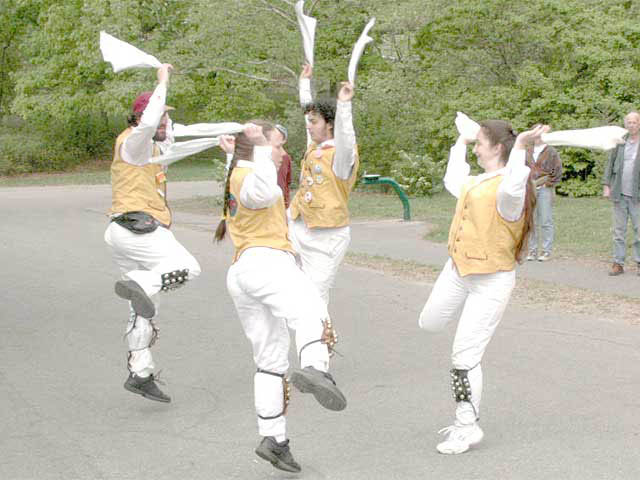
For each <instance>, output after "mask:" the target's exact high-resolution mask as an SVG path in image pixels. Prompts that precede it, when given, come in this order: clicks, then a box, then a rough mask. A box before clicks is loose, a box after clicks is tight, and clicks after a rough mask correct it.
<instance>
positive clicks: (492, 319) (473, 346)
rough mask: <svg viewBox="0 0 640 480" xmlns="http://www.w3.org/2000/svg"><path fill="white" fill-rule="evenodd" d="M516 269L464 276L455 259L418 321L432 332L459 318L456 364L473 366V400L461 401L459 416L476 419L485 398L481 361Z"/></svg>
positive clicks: (464, 420)
mask: <svg viewBox="0 0 640 480" xmlns="http://www.w3.org/2000/svg"><path fill="white" fill-rule="evenodd" d="M515 280H516V272H515V270H511V271H509V272H496V273H491V274H481V275H467V276H465V277H461V276H460V275H459V274H458V270H457V269H456V268H455V266H454V264H453V261H452V260H451V259H449V260H447V263H446V264H445V266H444V269H443V270H442V272H441V273H440V275H439V276H438V279H437V280H436V283H435V285H434V286H433V289H432V290H431V294H430V295H429V299H428V300H427V303H426V304H425V306H424V308H423V309H422V313H421V314H420V319H419V320H418V324H419V325H420V327H421V328H423V329H425V330H427V331H429V332H433V333H435V332H440V331H442V330H443V329H444V327H445V326H446V325H447V324H448V323H449V322H451V321H452V320H455V319H457V318H459V319H460V320H459V321H458V328H457V329H456V334H455V338H454V340H453V348H452V353H451V362H452V364H453V368H456V369H461V370H469V373H468V378H469V383H470V386H471V392H472V404H473V405H472V404H470V403H469V402H459V403H458V406H457V408H456V420H457V421H458V422H459V423H461V424H465V425H467V424H470V423H473V422H475V421H476V419H477V416H478V415H479V412H480V400H481V398H482V368H481V366H480V362H481V361H482V356H483V355H484V351H485V349H486V348H487V345H488V343H489V341H490V340H491V337H492V336H493V333H494V332H495V330H496V327H497V326H498V324H499V323H500V320H501V319H502V316H503V314H504V311H505V309H506V307H507V303H509V298H510V297H511V292H512V291H513V287H514V286H515Z"/></svg>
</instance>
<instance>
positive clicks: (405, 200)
mask: <svg viewBox="0 0 640 480" xmlns="http://www.w3.org/2000/svg"><path fill="white" fill-rule="evenodd" d="M362 181H363V182H364V185H391V186H392V187H393V189H394V190H395V192H396V193H397V194H398V197H400V201H401V202H402V207H403V208H404V220H405V221H407V222H408V221H409V220H411V205H409V197H408V196H407V194H406V193H405V192H404V190H402V187H401V186H400V184H399V183H398V182H396V181H395V180H394V179H393V178H390V177H381V176H380V175H373V174H368V175H363V176H362Z"/></svg>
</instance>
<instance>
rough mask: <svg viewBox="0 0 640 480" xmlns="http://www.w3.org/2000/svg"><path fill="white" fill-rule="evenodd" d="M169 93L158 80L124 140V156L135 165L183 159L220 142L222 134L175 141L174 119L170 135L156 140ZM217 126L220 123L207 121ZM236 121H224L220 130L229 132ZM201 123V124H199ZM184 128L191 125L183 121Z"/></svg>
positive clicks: (164, 163) (169, 128) (164, 162)
mask: <svg viewBox="0 0 640 480" xmlns="http://www.w3.org/2000/svg"><path fill="white" fill-rule="evenodd" d="M166 97H167V86H166V85H165V84H158V86H157V87H156V89H155V90H154V91H153V94H152V95H151V98H150V99H149V103H148V104H147V107H146V108H145V109H144V112H143V113H142V117H141V118H140V121H139V122H138V125H136V126H135V127H133V129H132V131H131V134H130V135H129V136H128V137H127V138H126V139H125V140H124V142H123V143H122V146H121V147H120V156H121V157H122V159H123V160H124V161H125V162H127V163H130V164H131V165H137V166H142V165H148V164H158V165H163V166H165V167H166V166H168V165H170V164H172V163H174V162H177V161H178V160H182V159H183V158H185V157H188V156H189V155H194V154H196V153H199V152H202V151H203V150H206V149H207V148H211V147H215V146H217V145H218V144H219V143H220V141H219V140H218V138H198V139H195V140H189V141H186V142H174V133H173V123H172V122H171V119H169V120H168V123H167V138H166V140H164V141H162V142H156V141H154V140H153V137H154V135H155V134H156V130H157V129H158V125H159V124H160V120H161V119H162V116H163V115H164V113H165V107H164V106H165V101H166ZM207 125H212V126H213V127H216V126H218V125H217V124H207ZM235 125H236V124H220V128H219V130H221V132H222V133H227V130H228V127H229V126H232V127H233V126H235ZM196 126H197V125H196ZM180 127H181V128H182V129H188V128H189V127H185V126H184V125H180ZM154 144H155V145H156V146H157V147H158V148H159V149H160V155H159V156H157V157H154V156H153V146H154Z"/></svg>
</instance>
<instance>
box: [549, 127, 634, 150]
mask: <svg viewBox="0 0 640 480" xmlns="http://www.w3.org/2000/svg"><path fill="white" fill-rule="evenodd" d="M627 133H628V132H627V130H625V129H624V128H622V127H617V126H615V125H610V126H607V127H596V128H583V129H578V130H558V131H557V132H550V133H543V134H542V135H541V137H540V139H541V140H542V141H543V142H544V143H546V144H547V145H553V146H564V147H582V148H596V149H598V150H611V149H612V148H615V146H616V145H618V144H621V143H624V142H625V139H624V136H625V135H626V134H627Z"/></svg>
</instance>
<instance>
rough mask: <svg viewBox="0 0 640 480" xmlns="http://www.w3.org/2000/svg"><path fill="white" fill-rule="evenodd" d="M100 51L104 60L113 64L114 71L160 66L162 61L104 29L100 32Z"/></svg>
mask: <svg viewBox="0 0 640 480" xmlns="http://www.w3.org/2000/svg"><path fill="white" fill-rule="evenodd" d="M100 51H101V52H102V58H104V61H105V62H109V63H110V64H111V65H112V66H113V71H114V72H115V73H118V72H120V71H122V70H125V69H127V68H135V67H138V68H160V67H161V66H162V63H160V61H158V59H157V58H156V57H154V56H153V55H149V54H148V53H144V52H143V51H142V50H140V49H138V48H136V47H134V46H133V45H130V44H128V43H127V42H123V41H122V40H118V39H117V38H115V37H113V36H111V35H109V34H108V33H106V32H104V31H102V32H100Z"/></svg>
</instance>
